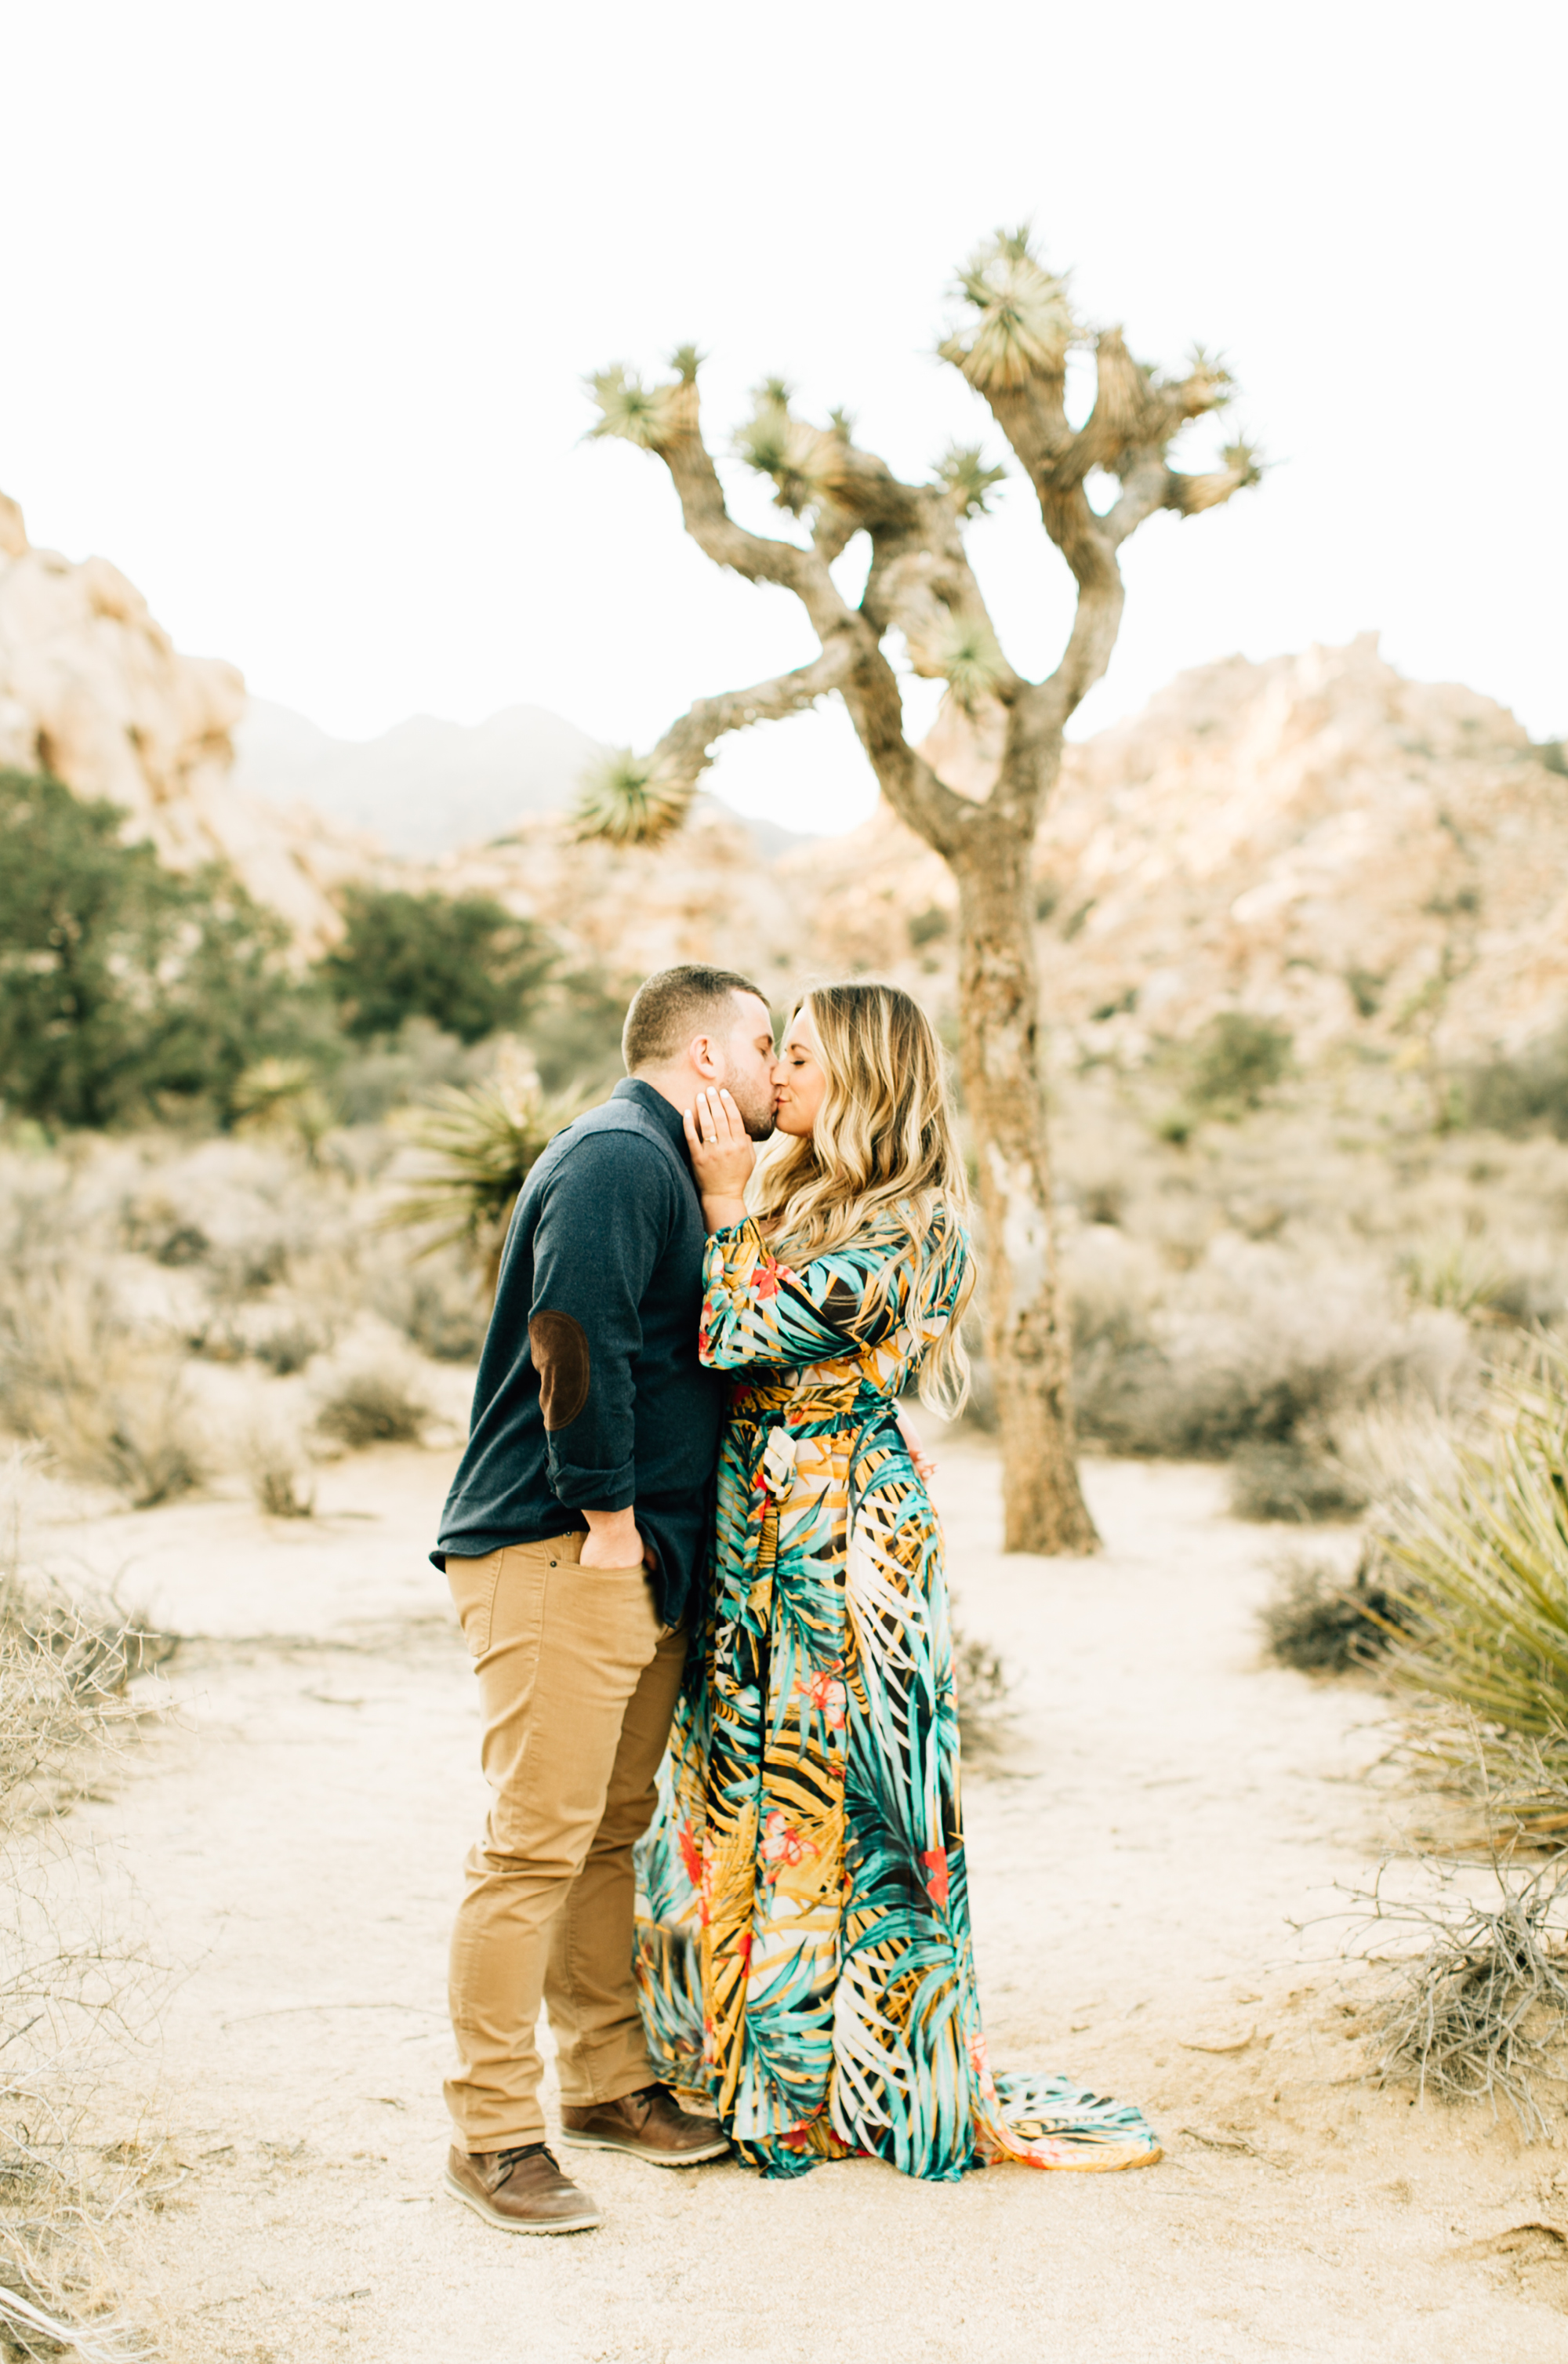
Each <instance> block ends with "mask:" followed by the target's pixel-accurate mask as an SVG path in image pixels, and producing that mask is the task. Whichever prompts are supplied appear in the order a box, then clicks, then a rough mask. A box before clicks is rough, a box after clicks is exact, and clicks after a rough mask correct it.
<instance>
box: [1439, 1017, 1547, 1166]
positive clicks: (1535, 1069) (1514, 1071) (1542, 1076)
mask: <svg viewBox="0 0 1568 2364" xmlns="http://www.w3.org/2000/svg"><path fill="white" fill-rule="evenodd" d="M1449 1082H1450V1086H1451V1092H1452V1096H1453V1098H1454V1101H1455V1104H1456V1113H1457V1119H1458V1121H1459V1122H1460V1123H1462V1124H1465V1125H1470V1126H1474V1127H1477V1128H1484V1129H1485V1130H1486V1131H1488V1132H1514V1133H1519V1132H1531V1131H1535V1130H1539V1131H1542V1132H1553V1133H1555V1134H1556V1136H1557V1138H1558V1140H1559V1141H1568V1027H1561V1028H1559V1030H1558V1031H1556V1032H1555V1033H1554V1034H1549V1035H1547V1036H1545V1037H1544V1038H1543V1039H1542V1040H1541V1041H1540V1042H1539V1043H1531V1044H1530V1045H1529V1047H1528V1048H1527V1049H1525V1050H1523V1051H1520V1052H1519V1053H1518V1054H1516V1055H1515V1056H1514V1057H1512V1058H1506V1057H1504V1056H1502V1055H1501V1054H1499V1055H1498V1056H1496V1058H1492V1059H1485V1060H1476V1061H1474V1062H1473V1063H1472V1064H1471V1065H1467V1066H1462V1067H1460V1068H1458V1069H1456V1070H1454V1071H1453V1073H1452V1074H1451V1076H1450V1078H1449Z"/></svg>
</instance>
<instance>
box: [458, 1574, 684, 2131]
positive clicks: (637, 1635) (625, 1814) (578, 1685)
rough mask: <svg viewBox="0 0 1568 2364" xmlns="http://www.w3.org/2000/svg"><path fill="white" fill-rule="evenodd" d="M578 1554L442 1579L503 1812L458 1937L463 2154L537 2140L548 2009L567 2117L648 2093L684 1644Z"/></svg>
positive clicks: (490, 1832)
mask: <svg viewBox="0 0 1568 2364" xmlns="http://www.w3.org/2000/svg"><path fill="white" fill-rule="evenodd" d="M584 1540H585V1538H584V1536H583V1535H582V1534H581V1533H577V1534H567V1535H558V1536H556V1537H554V1538H553V1539H552V1540H551V1541H550V1542H547V1543H539V1544H512V1545H510V1546H509V1547H508V1548H507V1549H506V1550H505V1551H497V1552H490V1553H488V1554H487V1555H486V1556H485V1557H484V1558H483V1559H458V1558H454V1557H452V1556H450V1554H449V1556H448V1559H447V1577H448V1580H449V1582H450V1585H451V1589H452V1598H453V1600H455V1601H456V1603H457V1611H458V1615H459V1617H460V1618H461V1620H462V1631H463V1638H464V1640H465V1641H466V1642H467V1644H468V1647H469V1652H470V1655H471V1656H472V1657H473V1665H474V1672H475V1673H476V1674H477V1676H478V1678H479V1690H480V1699H481V1701H482V1704H483V1709H484V1744H483V1763H484V1774H485V1779H487V1780H488V1781H489V1783H490V1786H491V1788H492V1790H494V1791H495V1798H494V1801H493V1802H492V1805H491V1809H490V1817H489V1821H488V1823H486V1826H485V1832H484V1838H483V1840H482V1841H481V1842H480V1843H479V1844H478V1845H476V1846H474V1847H473V1849H472V1850H471V1852H470V1854H469V1857H468V1861H467V1864H466V1866H465V1870H466V1874H467V1886H466V1890H465V1893H464V1896H463V1900H462V1905H461V1907H460V1908H459V1912H458V1917H457V1926H456V1928H455V1929H454V1931H453V1933H452V1951H451V1988H450V1992H451V2014H452V2030H453V2033H454V2035H456V2038H457V2050H458V2062H459V2066H458V2073H457V2075H456V2076H455V2077H453V2078H452V2079H451V2080H450V2081H449V2083H448V2085H447V2089H446V2091H447V2104H448V2107H449V2108H450V2111H451V2113H452V2116H453V2118H454V2120H455V2121H456V2124H457V2129H458V2139H459V2141H460V2143H461V2144H462V2147H463V2148H464V2149H465V2150H470V2151H491V2150H505V2149H507V2148H509V2147H511V2146H512V2145H514V2144H517V2143H527V2142H539V2141H542V2139H543V2137H544V2131H545V2126H544V2116H543V2113H542V2112H541V2110H540V2108H539V2076H540V2071H541V2066H542V2064H541V2062H540V2059H539V2047H538V2045H537V2044H536V2042H535V2037H534V2031H535V2028H536V2026H537V2024H538V2022H539V2004H540V2001H541V1999H542V2000H543V2001H544V2002H546V2003H547V2004H548V2006H549V2010H550V2026H551V2027H552V2028H553V2029H554V2031H555V2035H556V2041H557V2045H558V2047H559V2066H560V2074H561V2098H562V2101H563V2102H566V2103H568V2104H572V2105H575V2104H579V2103H584V2102H615V2101H618V2100H619V2099H620V2098H621V2096H622V2095H623V2094H625V2093H632V2092H636V2091H637V2090H638V2089H639V2086H643V2085H647V2084H650V2083H651V2081H652V2077H653V2071H652V2069H651V2066H650V2063H649V2058H648V2052H647V2047H646V2045H645V2043H644V2040H643V2033H642V2022H641V2018H640V2016H639V2012H638V2006H637V1986H636V1981H635V1979H634V1977H633V1973H632V1933H633V1925H634V1893H635V1882H634V1877H633V1872H632V1860H631V1857H632V1849H633V1847H634V1846H635V1845H636V1844H637V1841H638V1840H639V1838H640V1837H641V1835H642V1834H643V1832H644V1831H645V1830H646V1829H647V1828H648V1825H649V1823H650V1822H651V1819H652V1815H653V1806H654V1781H655V1777H656V1776H657V1773H658V1770H659V1761H660V1758H661V1757H662V1755H663V1753H664V1744H665V1741H666V1739H667V1738H668V1736H669V1731H670V1719H671V1716H672V1714H673V1712H674V1705H675V1698H676V1694H677V1693H678V1691H679V1689H680V1687H681V1671H682V1668H683V1666H684V1661H685V1636H684V1634H683V1633H681V1632H680V1631H679V1630H678V1629H677V1630H675V1631H674V1632H671V1633H666V1632H665V1631H664V1630H663V1629H662V1627H661V1625H660V1622H659V1617H658V1612H657V1611H656V1610H655V1608H654V1605H653V1593H652V1588H651V1585H650V1583H649V1580H648V1577H647V1575H646V1573H645V1571H644V1570H643V1569H642V1568H640V1567H635V1568H601V1567H595V1568H584V1567H578V1565H577V1561H578V1557H579V1555H580V1553H581V1551H582V1548H583V1544H584Z"/></svg>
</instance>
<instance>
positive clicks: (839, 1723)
mask: <svg viewBox="0 0 1568 2364" xmlns="http://www.w3.org/2000/svg"><path fill="white" fill-rule="evenodd" d="M839 1669H840V1661H839V1660H837V1659H835V1661H834V1663H833V1664H832V1666H830V1667H823V1668H822V1669H821V1670H820V1672H817V1673H814V1674H811V1675H796V1677H795V1697H796V1699H803V1700H805V1701H806V1702H807V1703H808V1704H809V1705H810V1706H812V1707H814V1708H815V1709H816V1710H817V1714H818V1715H819V1716H821V1717H822V1719H823V1721H824V1723H826V1724H827V1726H828V1731H829V1732H842V1730H843V1729H844V1716H845V1712H846V1711H847V1709H848V1706H849V1699H850V1695H849V1692H848V1691H847V1690H846V1689H844V1686H843V1684H842V1683H841V1682H840V1680H839Z"/></svg>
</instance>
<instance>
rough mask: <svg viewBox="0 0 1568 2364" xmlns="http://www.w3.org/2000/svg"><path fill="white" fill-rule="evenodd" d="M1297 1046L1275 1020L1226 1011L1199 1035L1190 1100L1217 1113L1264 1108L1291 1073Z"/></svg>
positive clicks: (1188, 1095) (1196, 1041)
mask: <svg viewBox="0 0 1568 2364" xmlns="http://www.w3.org/2000/svg"><path fill="white" fill-rule="evenodd" d="M1293 1047H1294V1043H1293V1037H1292V1036H1291V1035H1290V1034H1289V1033H1288V1032H1287V1031H1285V1029H1284V1027H1283V1026H1276V1025H1275V1024H1274V1023H1273V1020H1272V1019H1268V1018H1256V1017H1254V1016H1253V1015H1252V1014H1251V1011H1250V1010H1246V1009H1222V1010H1220V1011H1218V1014H1217V1015H1216V1016H1215V1017H1213V1018H1211V1019H1210V1020H1209V1021H1208V1023H1207V1026H1204V1027H1203V1028H1201V1029H1200V1031H1199V1032H1198V1033H1197V1034H1196V1035H1195V1038H1194V1041H1193V1045H1192V1065H1191V1072H1190V1075H1189V1077H1188V1082H1187V1098H1188V1100H1189V1101H1190V1102H1191V1104H1192V1105H1193V1107H1194V1108H1195V1109H1198V1110H1203V1111H1205V1112H1206V1113H1208V1114H1211V1115H1223V1114H1227V1113H1231V1112H1234V1111H1236V1110H1241V1109H1254V1108H1260V1107H1261V1106H1262V1102H1263V1099H1264V1098H1265V1096H1266V1095H1267V1094H1268V1093H1269V1092H1271V1091H1272V1090H1273V1087H1274V1086H1275V1085H1276V1084H1280V1083H1283V1082H1284V1078H1285V1076H1287V1075H1288V1074H1289V1073H1290V1069H1291V1054H1292V1050H1293Z"/></svg>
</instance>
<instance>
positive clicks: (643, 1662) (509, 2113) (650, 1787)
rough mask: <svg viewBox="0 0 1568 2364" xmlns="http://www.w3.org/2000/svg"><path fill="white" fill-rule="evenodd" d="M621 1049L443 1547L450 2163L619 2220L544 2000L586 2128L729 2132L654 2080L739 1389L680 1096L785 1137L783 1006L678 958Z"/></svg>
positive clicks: (643, 2134)
mask: <svg viewBox="0 0 1568 2364" xmlns="http://www.w3.org/2000/svg"><path fill="white" fill-rule="evenodd" d="M621 1048H622V1054H623V1056H624V1058H625V1061H626V1066H627V1076H628V1079H627V1081H625V1082H624V1083H619V1084H617V1086H616V1088H615V1092H614V1094H613V1096H612V1097H611V1098H610V1099H609V1100H608V1101H607V1102H606V1105H605V1106H604V1107H603V1108H597V1109H592V1110H589V1112H588V1113H587V1115H585V1116H582V1117H579V1118H578V1119H577V1121H576V1122H575V1123H574V1124H571V1125H568V1126H567V1128H566V1130H565V1131H564V1132H560V1133H558V1134H557V1135H556V1137H555V1139H554V1140H553V1141H552V1142H551V1143H550V1146H549V1148H548V1149H547V1150H546V1151H545V1153H544V1154H543V1156H542V1157H540V1159H539V1162H538V1164H537V1165H535V1167H534V1169H533V1171H532V1173H531V1174H530V1175H529V1176H528V1184H527V1187H526V1188H525V1189H524V1191H523V1193H522V1196H521V1198H520V1199H518V1201H517V1212H516V1213H515V1215H514V1216H513V1218H512V1225H511V1230H510V1232H508V1234H507V1239H506V1253H505V1254H504V1256H503V1258H502V1262H501V1274H500V1279H499V1283H498V1285H497V1288H496V1292H495V1311H494V1313H493V1314H492V1316H491V1321H490V1329H489V1334H488V1335H487V1337H486V1339H485V1342H484V1355H482V1357H481V1359H480V1365H479V1384H478V1387H477V1388H476V1390H475V1393H474V1399H473V1429H472V1433H471V1435H470V1438H469V1444H468V1450H467V1452H466V1453H465V1454H464V1455H463V1457H462V1463H461V1464H460V1466H459V1468H458V1473H457V1477H456V1478H455V1479H454V1481H453V1484H452V1489H451V1493H450V1496H449V1497H448V1500H447V1506H446V1510H445V1511H444V1513H443V1515H442V1520H441V1531H440V1535H439V1544H438V1548H437V1550H436V1552H435V1553H434V1554H433V1555H432V1556H433V1557H434V1558H435V1560H436V1562H437V1565H438V1566H440V1567H445V1569H446V1572H447V1576H448V1578H449V1580H450V1584H451V1589H452V1597H453V1599H454V1600H455V1601H456V1603H457V1609H458V1614H459V1617H460V1618H461V1620H462V1630H463V1635H464V1638H465V1640H466V1641H467V1643H468V1646H469V1651H470V1654H471V1655H472V1656H473V1663H474V1668H475V1671H476V1673H477V1675H478V1678H479V1685H480V1697H481V1702H482V1706H483V1712H484V1744H483V1762H484V1772H485V1776H486V1779H488V1780H489V1782H490V1785H491V1788H492V1790H494V1792H495V1797H494V1800H493V1802H492V1805H491V1810H490V1817H489V1821H488V1823H487V1825H486V1828H485V1834H484V1839H483V1840H482V1841H481V1842H480V1843H479V1844H478V1845H476V1846H475V1847H474V1848H473V1850H472V1851H471V1853H470V1855H469V1857H468V1862H467V1867H466V1871H467V1881H466V1890H465V1893H464V1897H463V1901H462V1906H461V1908H460V1910H459V1912H458V1919H457V1926H456V1929H455V1931H454V1932H453V1936H452V1953H451V1989H450V1992H451V2014H452V2028H453V2032H454V2034H455V2035H456V2038H457V2050H458V2063H459V2065H458V2070H457V2074H456V2075H455V2076H454V2077H453V2078H452V2079H451V2080H450V2082H449V2083H448V2086H447V2102H448V2105H449V2107H450V2111H451V2114H452V2118H453V2120H454V2122H455V2124H456V2128H457V2141H456V2143H455V2144H454V2146H453V2148H452V2150H451V2153H450V2158H449V2161H448V2166H447V2177H446V2183H447V2189H448V2191H450V2192H451V2194H452V2195H453V2197H454V2198H456V2199H458V2200H461V2201H462V2202H464V2203H465V2204H466V2205H467V2206H468V2207H470V2208H472V2209H473V2210H474V2212H475V2213H476V2214H478V2215H480V2216H483V2217H484V2220H485V2222H486V2223H487V2224H489V2225H495V2227H497V2229H498V2230H500V2231H503V2232H508V2233H575V2232H582V2231H584V2230H586V2229H587V2228H588V2227H589V2226H591V2225H597V2224H598V2222H599V2213H598V2210H597V2208H596V2207H595V2204H594V2202H593V2201H592V2200H591V2199H590V2198H589V2197H588V2195H587V2193H586V2192H584V2191H580V2190H579V2189H578V2188H577V2186H576V2185H575V2184H573V2182H571V2181H570V2180H569V2179H568V2178H567V2177H566V2176H564V2175H563V2174H562V2172H561V2169H560V2168H559V2167H558V2165H557V2163H556V2161H555V2159H554V2158H553V2157H552V2155H551V2153H550V2151H549V2150H548V2149H547V2148H546V2147H545V2141H544V2134H545V2124H544V2116H543V2113H542V2112H541V2110H540V2108H539V2076H540V2066H541V2064H540V2060H539V2051H538V2048H537V2046H536V2044H535V2040H534V2030H535V2025H536V2023H537V2021H538V2018H539V2005H540V2001H541V1998H542V2000H543V2001H544V2002H545V2003H546V2004H547V2005H548V2008H549V2012H550V2025H551V2027H552V2028H553V2030H554V2032H555V2035H556V2041H557V2046H558V2056H559V2067H560V2075H561V2095H562V2139H563V2140H564V2141H565V2142H567V2143H570V2144H572V2145H573V2146H576V2147H583V2148H587V2149H611V2150H625V2151H629V2152H630V2153H631V2154H632V2156H633V2157H634V2158H642V2159H646V2160H648V2161H650V2162H651V2164H652V2165H654V2166H658V2167H689V2166H693V2165H695V2163H696V2162H697V2161H698V2160H700V2159H705V2158H718V2157H720V2156H721V2155H722V2154H723V2153H724V2152H725V2151H726V2150H727V2149H728V2144H727V2142H726V2140H725V2137H724V2135H723V2132H722V2129H721V2128H720V2126H719V2124H718V2123H717V2120H716V2119H713V2118H698V2117H694V2116H691V2115H689V2114H688V2113H686V2112H685V2111H684V2110H682V2109H681V2108H680V2107H679V2106H678V2105H677V2103H676V2102H675V2101H674V2099H673V2095H672V2094H671V2093H670V2092H669V2091H667V2089H666V2088H665V2087H663V2086H662V2085H660V2084H657V2083H656V2082H655V2081H654V2080H653V2075H652V2070H651V2065H650V2062H649V2057H648V2052H647V2047H646V2045H645V2042H644V2038H643V2032H642V2022H641V2018H640V2015H639V2010H638V2001H637V1988H636V1981H635V1978H634V1975H633V1970H632V1944H633V1935H634V1879H633V1870H632V1849H633V1847H634V1846H635V1845H636V1843H637V1841H638V1840H639V1838H640V1837H641V1835H642V1834H643V1832H644V1831H645V1830H646V1829H647V1827H648V1824H649V1823H650V1821H651V1818H652V1813H653V1806H654V1780H655V1777H656V1775H657V1772H658V1767H659V1761H660V1758H661V1757H662V1755H663V1753H664V1744H665V1740H666V1738H667V1736H668V1734H669V1729H670V1720H671V1716H672V1714H673V1711H674V1704H675V1698H676V1694H677V1692H678V1690H679V1689H680V1682H681V1674H682V1668H683V1666H684V1659H685V1647H686V1637H685V1632H684V1621H685V1619H686V1617H687V1615H688V1612H689V1610H690V1608H691V1607H692V1606H693V1605H694V1602H695V1591H696V1588H697V1587H698V1585H699V1583H700V1580H701V1577H702V1571H703V1568H704V1566H705V1563H706V1555H707V1548H708V1541H709V1526H710V1522H711V1518H712V1491H711V1489H712V1479H713V1470H714V1465H715V1461H716V1459H717V1448H718V1430H719V1422H720V1418H721V1415H722V1411H723V1393H722V1388H721V1386H720V1383H719V1382H718V1381H717V1378H716V1377H715V1376H714V1375H713V1374H712V1373H711V1372H708V1371H705V1370H704V1369H703V1367H702V1366H701V1364H700V1363H699V1362H698V1360H697V1326H698V1319H699V1314H700V1310H701V1304H702V1266H703V1250H704V1245H705V1242H706V1231H705V1227H704V1223H703V1216H702V1208H701V1203H700V1201H699V1199H698V1197H697V1192H696V1188H695V1184H694V1182H693V1179H692V1174H691V1167H690V1165H689V1164H688V1163H687V1159H686V1152H685V1140H684V1129H683V1125H682V1121H681V1120H682V1113H683V1111H684V1110H687V1109H690V1108H691V1107H692V1106H693V1104H694V1102H695V1097H696V1094H697V1093H698V1092H699V1091H700V1090H701V1089H702V1088H703V1087H704V1086H706V1085H712V1086H717V1085H723V1086H725V1087H727V1088H728V1091H729V1092H730V1094H731V1096H732V1097H733V1098H734V1100H735V1102H736V1105H737V1106H738V1107H739V1109H740V1111H741V1114H742V1117H743V1119H744V1121H745V1123H746V1126H747V1130H748V1131H749V1132H751V1136H752V1138H753V1139H755V1140H758V1141H764V1140H766V1139H767V1137H768V1135H769V1134H770V1133H771V1132H772V1131H773V1079H772V1073H771V1069H772V1064H773V1024H772V1020H770V1018H769V1015H768V1008H767V1004H766V1002H765V1001H764V1000H763V998H762V993H761V991H760V990H759V988H758V987H756V986H754V985H752V984H751V983H750V982H749V980H748V979H747V978H745V977H743V976H735V975H733V974H732V973H731V972H730V971H728V970H727V969H713V968H697V967H685V968H672V969H665V970H662V972H661V973H660V974H659V975H658V976H651V977H650V978H649V979H648V981H647V983H646V984H645V985H643V986H642V987H640V989H639V992H638V994H637V997H636V998H635V999H634V1000H633V1002H632V1005H631V1008H630V1009H629V1010H628V1013H627V1020H626V1029H625V1032H624V1034H623V1036H622V1043H621Z"/></svg>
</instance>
